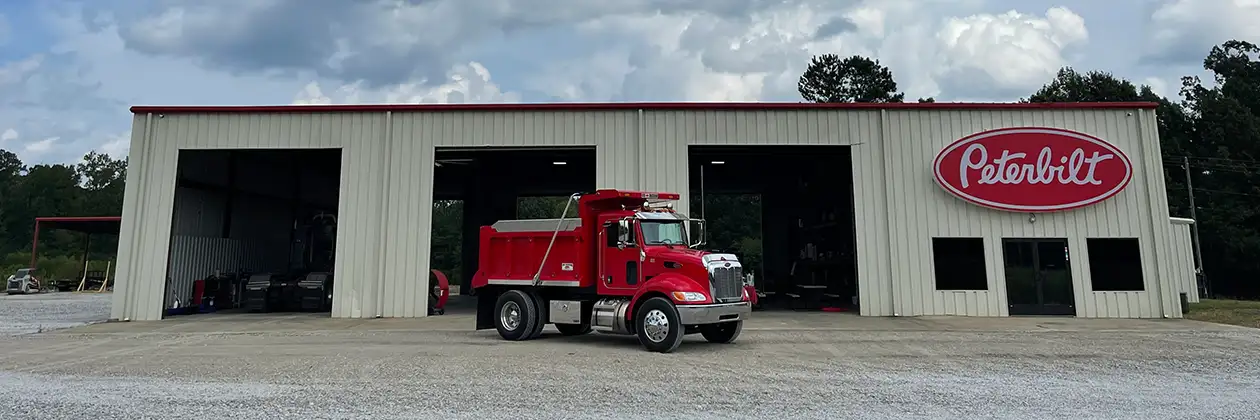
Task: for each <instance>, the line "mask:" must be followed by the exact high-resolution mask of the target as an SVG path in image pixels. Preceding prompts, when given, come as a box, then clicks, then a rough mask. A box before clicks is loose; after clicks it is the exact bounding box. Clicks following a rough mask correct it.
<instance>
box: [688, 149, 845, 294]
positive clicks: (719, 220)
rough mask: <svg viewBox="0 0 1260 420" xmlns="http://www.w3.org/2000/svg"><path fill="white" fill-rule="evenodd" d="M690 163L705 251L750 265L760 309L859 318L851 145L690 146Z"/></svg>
mask: <svg viewBox="0 0 1260 420" xmlns="http://www.w3.org/2000/svg"><path fill="white" fill-rule="evenodd" d="M689 159H690V161H689V166H690V178H691V179H690V190H691V206H690V207H691V212H692V214H693V215H696V216H698V217H703V218H705V219H706V223H707V226H708V229H707V230H708V236H707V238H708V240H707V244H706V245H705V248H707V249H710V250H714V251H724V252H731V253H734V254H736V255H737V256H739V258H740V259H741V261H744V266H745V273H751V274H752V275H753V281H754V283H755V285H756V288H757V291H758V295H759V297H760V299H759V300H760V302H759V303H761V306H762V307H763V308H765V309H797V310H821V309H824V308H826V309H828V310H840V311H850V312H855V313H856V312H857V309H858V305H859V303H860V302H858V299H857V295H858V288H857V284H858V283H857V282H858V279H857V258H856V253H855V248H856V240H855V234H854V232H855V229H854V211H853V209H854V206H853V175H852V174H853V171H852V159H851V156H850V152H849V148H848V147H846V146H752V147H725V146H722V147H718V146H693V147H691V148H690V150H689ZM833 308H834V309H833Z"/></svg>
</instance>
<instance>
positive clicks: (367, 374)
mask: <svg viewBox="0 0 1260 420" xmlns="http://www.w3.org/2000/svg"><path fill="white" fill-rule="evenodd" d="M6 303H7V302H6ZM790 316H792V314H779V315H765V316H761V317H760V318H759V319H758V322H757V323H755V325H754V324H750V328H748V329H747V330H746V331H745V333H744V335H743V336H742V337H741V340H740V341H739V342H738V343H736V344H733V345H710V344H707V343H703V342H702V341H701V340H698V339H694V338H689V339H688V341H687V342H686V343H684V344H683V346H682V347H681V348H680V349H679V351H678V352H676V353H673V354H669V355H660V354H653V353H647V352H644V351H641V350H640V348H639V347H638V344H637V342H636V341H635V340H634V339H633V338H627V337H608V336H599V335H590V336H584V337H575V338H566V337H559V336H558V335H555V334H554V333H552V335H549V336H545V337H544V338H542V339H540V340H537V341H532V342H505V341H501V340H499V339H498V337H497V335H495V334H494V333H493V332H471V331H468V330H467V325H464V324H467V323H470V322H471V321H470V320H468V319H467V317H463V318H461V316H453V315H447V316H444V317H434V318H429V319H426V320H407V321H395V320H366V321H362V322H361V323H358V324H351V323H345V324H343V323H339V322H340V321H339V320H327V319H317V318H310V317H293V318H268V317H257V318H252V319H251V318H238V319H239V320H242V321H239V322H235V323H233V322H222V323H219V322H215V321H203V320H191V321H187V322H184V323H180V322H177V321H163V322H161V323H148V324H141V323H130V324H103V325H94V326H90V327H85V328H77V329H74V330H63V331H57V332H52V333H44V334H29V335H22V336H18V337H15V338H12V339H6V340H3V343H0V351H2V352H3V354H5V355H6V356H7V357H5V358H4V359H2V360H0V401H3V402H2V403H0V418H23V419H60V418H93V419H138V418H172V417H186V418H196V417H205V418H264V419H324V418H345V419H369V418H371V419H388V418H430V419H432V418H441V419H445V418H469V419H483V420H484V419H516V418H605V419H607V418H618V419H623V418H625V419H630V418H633V419H646V418H662V419H666V418H668V419H677V418H684V419H686V418H697V419H740V418H748V419H754V418H756V419H765V418H783V419H788V418H791V419H796V418H818V419H823V418H825V419H838V418H862V419H874V418H896V419H959V418H968V419H980V418H1009V419H1043V418H1044V419H1065V418H1074V419H1075V418H1079V419H1093V418H1107V419H1154V418H1195V419H1254V418H1257V416H1258V415H1260V411H1258V409H1257V407H1256V405H1255V401H1260V330H1252V329H1243V328H1234V327H1218V326H1212V325H1209V324H1200V323H1194V322H1191V321H1167V322H1163V321H1133V323H1132V324H1131V325H1132V327H1131V328H1126V327H1125V325H1127V324H1125V322H1126V321H1111V323H1110V324H1097V323H1092V321H1088V320H1081V321H1077V320H1070V319H1069V320H1065V321H1059V320H1054V321H1048V322H1045V323H1037V322H1029V321H1021V320H1011V321H1007V320H996V321H993V320H989V321H973V320H949V319H945V320H924V319H895V320H886V319H885V320H871V321H868V320H862V319H858V318H856V317H852V316H847V315H846V316H844V317H845V318H831V319H843V320H845V322H846V324H845V327H843V328H835V327H828V325H827V324H825V323H824V324H821V325H815V327H810V326H809V325H807V324H810V323H813V324H818V322H816V321H808V322H804V321H801V322H797V321H789V320H787V319H788V318H786V317H790ZM775 317H779V318H778V320H776V318H775ZM207 319H210V318H207ZM221 319H223V318H221ZM246 319H248V320H250V321H249V322H246V321H243V320H246ZM813 319H818V320H825V319H829V318H824V317H820V316H815V317H814V318H813ZM1139 322H1140V324H1139ZM1017 323H1019V324H1018V325H1021V326H1020V327H1012V325H1015V324H1017ZM351 325H353V328H355V329H353V330H350V329H349V328H351ZM365 326H367V327H365ZM285 330H288V331H292V332H281V331H285Z"/></svg>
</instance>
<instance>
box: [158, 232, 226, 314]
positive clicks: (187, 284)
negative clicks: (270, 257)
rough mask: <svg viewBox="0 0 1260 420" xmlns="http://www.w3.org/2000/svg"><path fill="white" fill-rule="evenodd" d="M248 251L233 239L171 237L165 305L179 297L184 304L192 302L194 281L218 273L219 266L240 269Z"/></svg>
mask: <svg viewBox="0 0 1260 420" xmlns="http://www.w3.org/2000/svg"><path fill="white" fill-rule="evenodd" d="M244 251H245V246H244V244H243V243H242V242H241V241H237V240H233V239H227V238H207V237H196V236H184V235H175V236H173V237H171V262H170V268H169V271H168V272H167V277H169V279H170V282H169V283H168V287H167V290H166V298H165V300H164V301H163V304H164V306H163V307H166V308H169V307H171V303H173V302H174V301H175V299H179V302H180V306H188V302H189V299H191V297H192V290H193V287H192V286H193V282H195V281H197V280H200V279H204V278H206V277H207V276H209V275H211V274H214V271H215V270H223V271H224V272H232V271H236V270H237V269H239V268H240V267H241V257H242V255H243V253H244Z"/></svg>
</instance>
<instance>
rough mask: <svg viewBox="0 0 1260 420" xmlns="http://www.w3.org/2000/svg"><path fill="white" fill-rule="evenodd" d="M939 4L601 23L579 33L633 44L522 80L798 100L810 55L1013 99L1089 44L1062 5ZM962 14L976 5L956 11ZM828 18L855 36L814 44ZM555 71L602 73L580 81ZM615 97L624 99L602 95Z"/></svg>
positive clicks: (565, 92) (932, 89) (567, 92)
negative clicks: (946, 7) (948, 14)
mask: <svg viewBox="0 0 1260 420" xmlns="http://www.w3.org/2000/svg"><path fill="white" fill-rule="evenodd" d="M937 3H938V2H933V1H930V0H929V1H926V2H909V1H900V0H896V1H869V2H865V3H862V4H860V5H858V6H856V7H852V8H847V9H839V10H827V9H818V8H815V7H809V6H802V5H798V4H787V5H784V6H780V7H777V8H767V9H764V10H761V11H758V12H757V13H753V14H752V15H750V16H749V17H748V18H747V20H746V21H731V20H723V19H720V18H718V17H714V16H710V15H702V14H701V15H690V16H665V15H636V16H626V17H606V18H601V19H597V20H594V21H592V22H589V23H587V24H585V25H583V26H582V28H583V29H584V30H585V31H586V32H587V33H589V34H591V35H592V36H596V35H601V34H608V33H613V34H616V35H617V36H618V37H619V38H630V39H635V40H638V41H639V42H638V43H634V42H631V43H629V45H624V44H623V45H619V49H617V50H615V51H618V52H617V53H614V52H609V51H607V50H606V51H603V52H601V53H599V54H595V55H592V56H590V57H588V58H587V59H586V61H580V62H579V61H569V62H565V63H564V64H563V65H561V66H551V67H548V69H560V70H559V73H561V74H564V75H563V76H560V75H554V74H553V75H548V76H541V77H537V78H534V79H532V80H531V82H532V83H533V84H534V86H535V88H536V89H539V90H541V91H544V92H547V93H549V94H551V95H553V96H555V97H559V98H573V97H577V96H580V95H582V94H603V95H602V97H598V99H642V98H645V97H646V98H653V97H655V98H659V97H662V96H673V98H675V99H685V100H697V101H705V100H757V99H772V100H799V94H798V92H797V90H796V83H797V80H798V78H799V75H800V74H801V72H802V71H804V68H805V66H806V65H807V63H808V61H809V58H810V56H811V55H814V54H823V53H836V54H840V55H842V56H844V55H852V54H860V55H866V56H871V57H874V58H877V59H879V60H880V61H881V63H882V64H884V65H886V66H889V68H890V69H891V70H892V71H893V74H894V77H895V78H896V80H897V82H898V85H899V87H900V88H901V90H903V91H905V92H906V93H907V96H908V97H911V98H915V97H919V96H941V95H944V96H946V97H948V98H959V97H966V98H968V99H982V100H1012V99H1014V98H1017V97H1019V96H1020V95H1027V94H1028V93H1030V92H1032V91H1034V90H1036V88H1037V87H1039V86H1041V85H1042V84H1044V83H1046V82H1047V81H1049V80H1050V79H1051V78H1053V76H1054V73H1055V71H1057V70H1058V69H1059V68H1060V67H1062V66H1064V65H1068V64H1070V63H1071V60H1070V58H1069V53H1070V52H1071V51H1072V49H1073V48H1074V47H1076V46H1079V45H1082V44H1084V43H1086V42H1087V41H1088V39H1089V31H1088V30H1087V28H1086V25H1085V20H1084V19H1083V18H1082V17H1081V16H1079V15H1077V14H1076V13H1074V12H1072V11H1071V10H1069V9H1067V8H1063V7H1054V8H1050V9H1048V10H1046V11H1045V13H1044V15H1040V16H1038V15H1031V14H1025V13H1019V12H1016V11H1008V12H1004V13H998V14H992V13H975V14H971V15H967V16H962V17H952V18H945V19H937V18H936V17H937V16H938V15H939V10H937V9H934V8H932V7H931V6H937V5H938V4H937ZM969 5H970V6H972V7H974V6H975V5H976V2H962V4H960V5H957V6H959V7H958V9H957V10H959V11H966V10H967V9H966V7H968V6H969ZM837 18H843V19H845V20H846V21H847V22H849V23H851V24H852V27H853V30H852V31H850V32H844V33H839V34H832V35H830V36H828V37H825V38H822V39H819V38H818V37H815V36H813V35H814V34H815V33H816V32H817V31H818V29H819V28H821V27H824V26H827V25H830V24H831V23H832V22H833V21H834V20H835V19H837ZM623 60H624V61H623ZM623 63H624V64H623ZM627 67H628V68H627ZM564 68H570V69H572V68H586V69H599V70H600V71H599V72H598V73H593V74H592V73H588V75H587V76H586V77H582V76H580V75H573V74H571V73H579V72H580V71H577V70H570V71H568V72H565V71H564V70H563V69H564ZM615 91H620V93H621V95H616V94H608V92H615Z"/></svg>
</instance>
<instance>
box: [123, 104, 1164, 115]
mask: <svg viewBox="0 0 1260 420" xmlns="http://www.w3.org/2000/svg"><path fill="white" fill-rule="evenodd" d="M1158 106H1159V104H1158V103H1155V102H1051V103H1046V102H1041V103H965V102H936V103H917V102H906V103H835V104H830V103H824V104H816V103H808V102H804V103H796V102H605V103H519V104H513V103H494V104H382V105H262V106H133V107H131V112H132V113H135V114H150V113H152V114H224V113H226V114H240V113H316V112H386V111H395V112H460V111H463V112H468V111H485V112H509V111H625V110H638V109H642V110H648V111H653V110H695V111H776V110H802V111H808V110H833V109H853V110H863V109H866V110H872V109H924V110H1046V109H1155V108H1156V107H1158Z"/></svg>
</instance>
